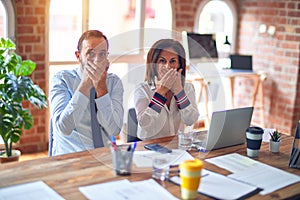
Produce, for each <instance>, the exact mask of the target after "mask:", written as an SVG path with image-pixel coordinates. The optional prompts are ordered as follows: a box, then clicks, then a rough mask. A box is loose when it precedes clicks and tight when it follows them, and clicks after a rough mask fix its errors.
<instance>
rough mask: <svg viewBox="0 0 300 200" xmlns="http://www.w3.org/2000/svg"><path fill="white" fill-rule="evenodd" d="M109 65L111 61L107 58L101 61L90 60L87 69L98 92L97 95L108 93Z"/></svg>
mask: <svg viewBox="0 0 300 200" xmlns="http://www.w3.org/2000/svg"><path fill="white" fill-rule="evenodd" d="M108 67H109V61H108V60H107V59H105V60H102V61H101V62H96V63H95V62H91V61H88V62H87V65H86V66H85V69H86V71H87V73H88V77H89V78H90V80H91V81H92V84H93V86H94V88H95V89H96V92H97V97H101V96H103V95H105V94H107V93H108V90H107V86H106V77H107V70H108Z"/></svg>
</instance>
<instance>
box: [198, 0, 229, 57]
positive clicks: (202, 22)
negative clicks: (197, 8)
mask: <svg viewBox="0 0 300 200" xmlns="http://www.w3.org/2000/svg"><path fill="white" fill-rule="evenodd" d="M198 27H199V30H198V31H199V33H203V34H205V33H215V34H216V43H217V49H218V52H219V56H220V57H222V54H223V52H227V53H228V52H229V51H230V49H228V45H224V42H225V38H226V35H227V36H228V40H229V42H230V43H231V41H232V35H233V15H232V12H231V10H230V8H229V6H228V5H227V4H226V3H225V2H222V1H210V2H208V3H207V4H206V5H205V6H204V8H203V10H202V12H201V14H200V18H199V25H198ZM229 48H230V47H229ZM225 56H226V55H225Z"/></svg>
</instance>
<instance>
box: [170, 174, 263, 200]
mask: <svg viewBox="0 0 300 200" xmlns="http://www.w3.org/2000/svg"><path fill="white" fill-rule="evenodd" d="M202 174H205V175H203V177H202V178H201V182H200V186H199V188H198V192H199V193H201V194H204V195H207V196H210V197H213V198H216V199H243V198H246V197H247V196H250V195H252V194H254V193H257V192H258V191H259V190H258V188H257V187H255V186H251V185H249V184H245V183H241V182H239V181H236V180H234V179H231V178H228V177H226V176H223V175H221V174H218V173H214V172H211V171H208V170H205V169H204V170H202ZM170 180H171V181H172V182H174V183H175V184H178V185H180V178H179V176H174V177H171V179H170Z"/></svg>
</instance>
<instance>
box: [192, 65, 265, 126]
mask: <svg viewBox="0 0 300 200" xmlns="http://www.w3.org/2000/svg"><path fill="white" fill-rule="evenodd" d="M201 67H202V68H203V69H201V71H200V74H202V76H201V75H200V77H199V76H197V75H195V72H190V73H188V75H187V78H188V80H189V81H191V82H193V81H196V82H198V83H199V84H200V92H199V96H198V103H200V98H201V96H202V95H203V98H204V105H205V112H206V116H205V117H206V118H207V119H208V122H210V117H209V114H208V113H209V109H208V86H209V85H210V84H211V82H213V81H212V79H217V78H227V79H228V80H229V93H230V96H231V107H232V108H234V107H235V106H234V90H235V88H234V82H235V79H236V78H248V79H251V80H253V81H254V87H253V90H252V95H251V101H250V103H249V106H253V107H254V106H255V101H256V98H257V96H259V106H258V107H257V108H259V109H260V125H261V126H262V127H264V126H265V122H264V112H265V110H264V90H263V82H264V81H265V80H266V75H265V73H263V72H254V71H248V70H230V69H225V70H221V69H213V70H212V69H207V68H204V67H203V66H201ZM205 69H206V70H207V71H204V70H205ZM224 90H225V89H224ZM222 100H223V101H224V99H222ZM207 127H209V126H207Z"/></svg>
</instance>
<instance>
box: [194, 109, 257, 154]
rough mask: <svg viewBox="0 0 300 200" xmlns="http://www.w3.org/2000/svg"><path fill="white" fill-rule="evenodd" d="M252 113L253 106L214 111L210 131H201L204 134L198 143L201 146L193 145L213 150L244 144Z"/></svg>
mask: <svg viewBox="0 0 300 200" xmlns="http://www.w3.org/2000/svg"><path fill="white" fill-rule="evenodd" d="M252 114H253V107H244V108H236V109H230V110H224V111H216V112H213V113H212V118H211V123H210V127H209V129H208V131H200V132H201V133H200V134H201V135H202V134H204V137H203V141H202V142H201V143H200V144H197V145H199V146H195V145H193V146H194V147H196V148H197V149H198V150H201V151H202V150H203V151H211V150H214V149H220V148H224V147H229V146H234V145H239V144H244V143H245V141H246V136H245V134H246V129H247V128H248V127H249V126H250V123H251V118H252Z"/></svg>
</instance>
